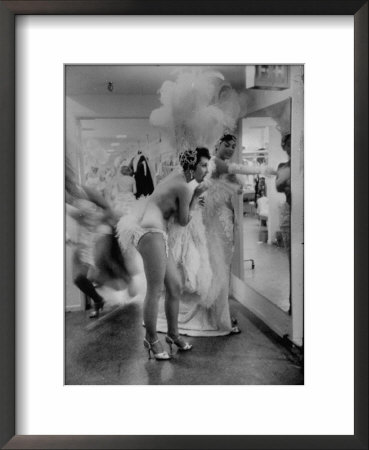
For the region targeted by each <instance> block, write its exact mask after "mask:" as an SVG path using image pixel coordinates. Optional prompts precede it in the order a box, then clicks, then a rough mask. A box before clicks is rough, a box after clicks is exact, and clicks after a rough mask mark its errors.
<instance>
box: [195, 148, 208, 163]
mask: <svg viewBox="0 0 369 450" xmlns="http://www.w3.org/2000/svg"><path fill="white" fill-rule="evenodd" d="M196 154H197V157H196V163H195V167H196V166H197V164H198V163H199V162H200V159H201V158H207V159H210V152H209V150H208V149H207V148H206V147H197V148H196Z"/></svg>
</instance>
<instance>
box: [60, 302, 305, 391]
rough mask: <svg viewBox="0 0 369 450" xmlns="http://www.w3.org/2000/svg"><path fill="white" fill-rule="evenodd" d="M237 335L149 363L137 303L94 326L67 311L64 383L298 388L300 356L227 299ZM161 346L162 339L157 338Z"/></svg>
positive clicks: (200, 342) (197, 341) (196, 341)
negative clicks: (164, 359)
mask: <svg viewBox="0 0 369 450" xmlns="http://www.w3.org/2000/svg"><path fill="white" fill-rule="evenodd" d="M231 310H232V316H235V317H237V319H238V322H239V327H240V328H241V329H242V333H241V334H238V335H231V336H224V337H214V338H209V337H196V338H195V337H187V338H186V339H187V340H188V341H189V342H190V343H191V344H193V346H194V348H193V350H191V351H190V352H187V353H175V355H174V358H173V359H172V360H171V361H164V362H157V361H155V360H148V358H147V352H146V351H145V349H144V347H143V337H144V328H143V327H142V304H141V303H134V302H132V303H130V304H127V305H125V306H124V307H122V308H121V309H119V310H117V311H116V312H115V313H112V314H111V315H110V316H109V318H108V319H106V320H105V321H104V320H103V321H101V323H97V324H94V325H93V327H92V329H87V328H88V327H90V326H91V319H89V318H88V315H87V313H85V312H70V313H66V316H65V317H66V321H65V336H66V361H65V383H66V384H73V385H81V384H86V385H102V384H104V385H116V384H123V385H126V384H133V385H141V384H145V385H147V384H154V385H155V384H160V385H162V384H168V385H169V384H170V385H186V384H188V385H204V384H210V385H240V384H245V385H301V384H303V383H304V375H303V367H302V358H301V357H299V356H298V355H297V356H296V355H295V354H294V353H291V352H290V351H289V350H288V349H287V348H286V347H285V346H284V345H283V342H281V341H279V340H278V339H276V338H275V336H273V334H272V333H268V332H267V330H265V329H263V327H262V326H259V324H258V323H257V321H255V320H253V317H252V316H250V314H249V313H248V311H247V310H246V309H245V308H244V307H243V306H242V305H240V304H239V303H238V302H236V301H233V300H232V301H231ZM160 338H161V340H162V342H164V335H160Z"/></svg>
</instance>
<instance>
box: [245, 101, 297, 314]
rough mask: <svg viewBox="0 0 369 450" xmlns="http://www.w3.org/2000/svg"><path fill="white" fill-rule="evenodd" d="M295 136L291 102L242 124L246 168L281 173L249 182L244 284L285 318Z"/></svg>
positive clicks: (257, 113) (253, 177)
mask: <svg viewBox="0 0 369 450" xmlns="http://www.w3.org/2000/svg"><path fill="white" fill-rule="evenodd" d="M290 133H291V99H290V98H288V99H286V100H284V101H281V102H278V103H275V104H273V105H271V106H269V107H267V108H264V109H261V110H258V111H255V112H253V113H251V114H249V115H247V116H246V117H245V118H244V119H243V120H242V159H243V163H244V164H247V165H249V166H251V167H260V166H263V165H268V166H270V167H272V168H273V169H275V170H276V171H277V172H278V173H277V175H276V176H271V177H266V176H263V175H248V176H247V181H246V185H245V189H244V194H243V231H244V238H243V239H244V281H245V283H246V284H247V285H248V286H249V287H250V288H252V289H253V290H254V291H256V292H258V293H259V294H260V295H261V296H263V297H264V298H266V299H267V300H269V301H270V302H272V303H273V304H274V305H275V306H277V307H278V308H280V309H281V310H283V311H284V312H286V313H288V312H290V284H291V282H290V280H291V271H290V203H291V195H290V162H289V161H290V156H289V154H290V147H291V134H290ZM277 169H278V170H277ZM288 177H289V179H288ZM282 178H284V180H283V182H281V181H280V180H281V179H282Z"/></svg>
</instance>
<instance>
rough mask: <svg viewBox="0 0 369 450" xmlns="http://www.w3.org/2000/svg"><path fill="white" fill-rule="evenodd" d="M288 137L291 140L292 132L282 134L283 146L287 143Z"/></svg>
mask: <svg viewBox="0 0 369 450" xmlns="http://www.w3.org/2000/svg"><path fill="white" fill-rule="evenodd" d="M288 139H289V140H290V141H291V133H287V134H284V135H283V136H282V140H281V147H282V148H283V147H284V146H285V145H286V144H287V141H288Z"/></svg>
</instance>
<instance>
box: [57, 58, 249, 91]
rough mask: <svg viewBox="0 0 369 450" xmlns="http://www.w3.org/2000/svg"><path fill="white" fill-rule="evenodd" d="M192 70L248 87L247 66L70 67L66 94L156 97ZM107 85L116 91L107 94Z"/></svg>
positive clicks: (237, 87)
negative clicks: (179, 74) (168, 82)
mask: <svg viewBox="0 0 369 450" xmlns="http://www.w3.org/2000/svg"><path fill="white" fill-rule="evenodd" d="M189 67H191V69H193V68H198V69H200V68H201V69H203V70H211V71H217V72H221V73H222V74H223V75H224V77H225V79H226V80H227V81H228V82H229V83H230V84H231V85H232V87H233V88H235V89H237V90H240V89H244V87H245V66H243V65H236V66H235V65H233V66H230V65H216V66H191V65H184V66H174V65H172V66H170V65H156V66H153V65H68V66H66V94H67V95H69V96H73V95H85V94H108V93H111V94H113V95H114V94H118V95H154V94H157V93H158V90H159V89H160V87H161V85H162V84H163V82H164V81H166V80H173V81H174V80H175V78H176V72H178V71H179V70H183V69H186V68H189ZM108 82H112V83H113V86H114V89H113V91H112V92H110V91H108V89H107V85H108Z"/></svg>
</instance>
